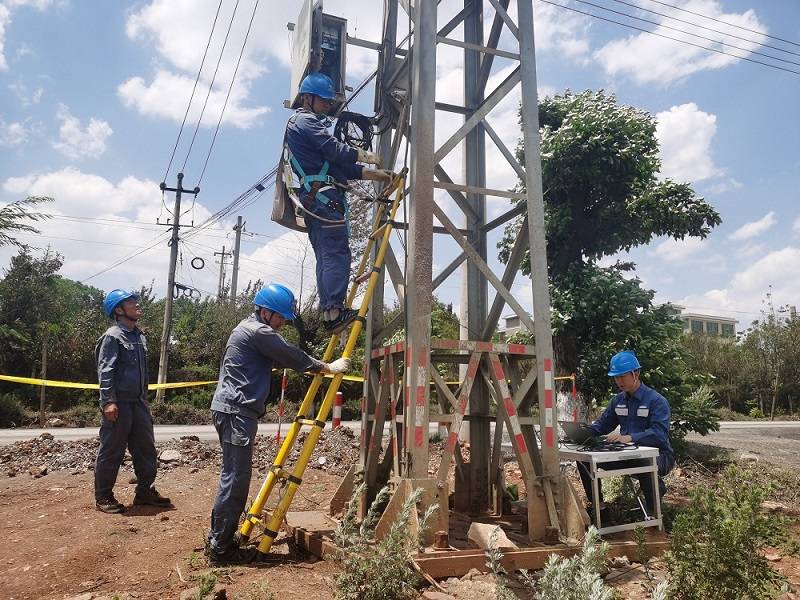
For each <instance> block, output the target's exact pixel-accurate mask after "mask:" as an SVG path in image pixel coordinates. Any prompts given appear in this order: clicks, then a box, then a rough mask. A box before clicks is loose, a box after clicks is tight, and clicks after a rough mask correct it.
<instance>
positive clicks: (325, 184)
mask: <svg viewBox="0 0 800 600" xmlns="http://www.w3.org/2000/svg"><path fill="white" fill-rule="evenodd" d="M301 110H302V109H301ZM293 118H294V116H293V117H292V118H291V119H289V123H291V122H292V119H293ZM286 127H287V132H288V127H289V124H288V123H287V126H286ZM286 138H287V135H286V134H284V136H283V157H284V160H285V161H286V162H287V163H288V164H290V165H291V166H292V169H293V170H294V172H295V173H296V174H297V176H298V177H299V178H300V186H301V187H302V188H303V189H304V190H305V191H306V192H307V193H308V194H309V195H310V197H311V199H312V200H318V201H319V203H320V204H322V205H323V206H328V205H329V204H331V202H333V201H332V200H331V199H330V198H329V197H328V196H326V195H325V192H326V191H330V190H334V189H336V188H337V187H341V188H344V189H347V186H345V185H342V184H340V183H339V182H337V181H336V179H334V178H333V177H332V176H330V175H328V169H329V168H330V164H329V163H328V161H327V160H326V161H325V162H324V163H323V165H322V169H320V171H319V173H316V174H310V175H309V174H307V173H306V172H305V170H304V169H303V167H302V166H301V165H300V162H299V161H298V160H297V159H296V158H295V157H294V155H293V154H292V152H291V150H289V144H288V143H287V142H286ZM287 187H289V188H290V189H291V188H292V187H294V186H291V185H287ZM341 203H342V208H343V210H344V220H338V219H337V220H332V219H325V218H323V217H320V216H319V215H317V214H314V213H313V212H311V211H309V210H308V209H307V208H306V207H305V206H303V204H302V202H298V203H297V204H298V205H299V207H300V208H301V209H302V210H303V211H304V212H305V213H306V214H308V215H311V216H312V217H314V218H315V219H319V220H320V221H323V222H325V223H330V224H332V225H341V224H346V225H347V233H348V235H349V234H350V206H349V205H348V203H347V198H346V197H344V195H343V196H342V200H341Z"/></svg>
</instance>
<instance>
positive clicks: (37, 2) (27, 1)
mask: <svg viewBox="0 0 800 600" xmlns="http://www.w3.org/2000/svg"><path fill="white" fill-rule="evenodd" d="M63 3H64V2H63V0H6V5H8V6H14V7H16V6H32V7H33V8H37V9H39V10H47V9H48V8H50V7H51V6H54V5H55V4H63Z"/></svg>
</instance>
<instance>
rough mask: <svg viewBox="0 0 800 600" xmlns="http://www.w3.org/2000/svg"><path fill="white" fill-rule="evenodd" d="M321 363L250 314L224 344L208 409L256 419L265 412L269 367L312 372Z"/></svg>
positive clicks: (268, 386)
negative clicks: (217, 379) (215, 384)
mask: <svg viewBox="0 0 800 600" xmlns="http://www.w3.org/2000/svg"><path fill="white" fill-rule="evenodd" d="M323 365H324V363H322V362H321V361H318V360H317V359H316V358H312V357H311V356H309V355H308V354H306V353H305V352H303V351H302V350H300V348H297V347H296V346H292V345H291V344H289V343H288V342H287V341H286V340H285V339H283V336H281V335H280V334H279V333H278V332H277V331H275V330H274V329H273V328H272V327H270V326H269V325H267V324H266V323H264V322H263V321H262V320H261V319H260V318H259V317H257V316H256V315H251V316H249V317H247V318H246V319H244V320H243V321H242V322H241V323H239V324H238V325H237V326H236V327H235V328H234V330H233V331H232V332H231V335H230V337H229V338H228V343H227V344H226V345H225V353H224V354H223V356H222V362H221V364H220V369H219V381H217V389H216V391H215V392H214V398H213V400H212V401H211V410H215V411H218V412H223V413H229V414H240V415H244V416H246V417H251V418H253V419H258V418H259V417H261V416H262V415H263V414H264V413H265V412H266V408H265V404H266V401H267V396H269V389H270V386H271V384H272V368H273V367H288V368H290V369H294V370H295V371H300V372H303V371H314V372H316V371H321V370H322V367H323Z"/></svg>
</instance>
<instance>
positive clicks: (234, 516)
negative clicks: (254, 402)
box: [208, 410, 258, 553]
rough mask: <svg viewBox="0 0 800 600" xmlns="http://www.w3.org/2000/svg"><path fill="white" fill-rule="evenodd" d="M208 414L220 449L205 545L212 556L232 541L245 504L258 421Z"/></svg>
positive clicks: (235, 416)
mask: <svg viewBox="0 0 800 600" xmlns="http://www.w3.org/2000/svg"><path fill="white" fill-rule="evenodd" d="M211 414H212V416H213V420H214V427H216V429H217V435H219V443H220V445H221V446H222V471H221V472H220V474H219V488H218V489H217V497H216V499H215V500H214V508H213V509H212V511H211V530H210V531H209V532H208V545H209V547H210V548H211V550H213V551H214V552H218V553H223V552H225V551H226V550H228V548H229V547H230V545H231V542H232V541H233V536H234V534H235V533H236V529H237V527H238V525H239V517H240V516H241V514H242V512H243V511H244V507H245V504H247V494H248V492H249V491H250V475H251V472H252V468H253V442H254V441H255V439H256V431H258V421H256V420H255V419H252V418H250V417H244V416H242V415H231V414H228V413H223V412H218V411H215V410H213V411H211Z"/></svg>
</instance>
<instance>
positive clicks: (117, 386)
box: [94, 289, 172, 514]
mask: <svg viewBox="0 0 800 600" xmlns="http://www.w3.org/2000/svg"><path fill="white" fill-rule="evenodd" d="M103 312H105V314H106V316H107V317H108V318H109V319H114V321H115V323H114V325H112V326H111V327H109V328H108V329H107V330H106V332H105V333H104V334H103V335H102V336H101V337H100V339H99V340H98V341H97V346H96V348H95V358H96V360H97V380H98V383H99V384H100V410H101V411H102V417H101V423H100V447H99V448H98V449H97V460H96V462H95V467H94V496H95V506H96V507H97V510H100V511H102V512H105V513H112V514H113V513H121V512H124V511H125V506H124V505H123V504H122V503H121V502H119V501H118V500H117V499H116V498H115V497H114V492H113V489H114V483H115V482H116V480H117V475H118V473H119V468H120V466H121V465H122V461H123V459H124V458H125V450H126V449H128V450H130V453H131V458H132V459H133V470H134V472H135V473H136V493H135V495H134V497H133V503H134V504H150V505H153V506H160V507H163V508H168V507H171V506H172V503H171V502H170V500H169V498H165V497H164V496H162V495H161V494H159V493H158V491H156V489H155V488H154V487H153V482H154V481H155V480H156V472H157V470H158V455H157V454H156V444H155V438H154V435H153V417H152V415H151V414H150V405H149V404H148V403H147V339H146V338H145V337H144V334H143V333H142V330H141V329H139V328H138V327H137V326H136V323H137V322H138V321H139V319H141V318H142V307H141V306H140V304H139V296H138V295H137V294H135V293H133V292H129V291H127V290H121V289H116V290H113V291H111V292H109V293H108V294H107V295H106V297H105V299H104V300H103Z"/></svg>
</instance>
